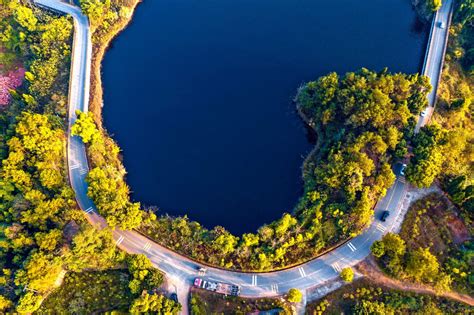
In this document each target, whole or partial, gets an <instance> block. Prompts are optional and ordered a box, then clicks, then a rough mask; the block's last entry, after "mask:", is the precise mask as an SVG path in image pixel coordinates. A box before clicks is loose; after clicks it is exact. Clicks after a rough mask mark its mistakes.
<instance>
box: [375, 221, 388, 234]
mask: <svg viewBox="0 0 474 315" xmlns="http://www.w3.org/2000/svg"><path fill="white" fill-rule="evenodd" d="M376 229H377V230H379V231H380V232H385V230H386V229H387V228H386V227H385V226H383V225H382V224H380V223H377V226H376Z"/></svg>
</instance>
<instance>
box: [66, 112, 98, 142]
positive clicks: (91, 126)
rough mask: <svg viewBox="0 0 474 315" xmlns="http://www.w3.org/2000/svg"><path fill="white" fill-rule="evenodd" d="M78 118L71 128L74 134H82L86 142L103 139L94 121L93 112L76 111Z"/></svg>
mask: <svg viewBox="0 0 474 315" xmlns="http://www.w3.org/2000/svg"><path fill="white" fill-rule="evenodd" d="M76 115H77V119H76V121H75V122H74V125H73V126H72V128H71V134H72V135H73V136H80V137H81V138H82V141H83V142H84V143H92V142H96V141H101V136H100V133H99V130H98V129H97V126H96V124H95V122H94V116H93V115H92V113H91V112H87V113H83V112H81V111H80V110H77V111H76Z"/></svg>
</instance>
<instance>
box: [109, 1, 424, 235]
mask: <svg viewBox="0 0 474 315" xmlns="http://www.w3.org/2000/svg"><path fill="white" fill-rule="evenodd" d="M427 34H428V29H426V27H424V26H422V25H421V24H420V23H419V22H418V21H417V19H416V15H415V12H414V11H413V10H412V8H411V5H410V1H409V0H365V1H355V0H331V1H327V0H326V1H321V0H145V1H144V2H143V3H142V4H140V5H139V6H138V8H137V10H136V14H135V16H134V18H133V21H132V23H131V24H130V25H129V27H128V28H127V29H126V30H125V31H124V32H123V33H121V34H120V35H119V37H118V38H117V39H116V40H115V41H114V42H113V46H112V48H111V49H110V50H109V51H108V53H107V54H106V57H105V59H104V62H103V84H104V104H105V105H104V110H103V116H104V124H105V127H106V128H107V130H108V131H109V133H110V134H111V135H112V136H113V138H114V139H115V140H116V141H117V142H118V144H119V145H120V147H121V148H122V150H123V159H124V164H125V167H126V169H127V171H128V174H127V182H128V184H129V185H130V187H131V190H132V198H133V199H134V200H135V201H140V202H141V203H142V204H143V205H144V206H157V207H159V213H169V214H171V215H184V214H187V215H188V216H189V217H190V218H191V219H193V220H197V221H199V222H200V223H202V224H203V225H204V226H206V227H208V228H212V227H213V226H215V225H222V226H224V227H225V228H226V229H228V230H230V231H231V232H233V233H236V234H241V233H244V232H254V231H255V230H256V229H257V228H258V227H259V226H261V225H262V224H264V223H269V222H271V221H273V220H275V219H277V218H279V217H280V216H281V214H282V213H283V212H291V211H292V209H293V207H294V205H295V204H296V202H297V201H298V198H299V197H300V196H301V194H302V187H303V183H302V180H301V165H302V162H303V160H304V157H305V155H306V154H307V153H308V152H309V151H310V150H311V148H312V145H313V144H314V143H313V141H312V140H311V134H310V133H308V131H307V129H306V128H305V126H304V124H303V122H302V121H301V120H300V118H299V117H298V115H297V113H296V111H295V106H294V104H292V101H291V100H292V98H293V97H294V95H295V93H296V90H297V88H298V86H300V85H301V84H302V83H303V82H305V81H308V80H314V79H316V78H318V77H319V76H321V75H325V74H327V73H328V72H331V71H336V72H338V73H344V72H347V71H354V70H357V69H358V68H360V67H366V68H369V69H373V70H380V69H382V68H384V67H388V68H389V70H390V71H392V72H407V73H413V72H417V71H419V70H420V68H421V62H422V59H423V56H424V50H425V45H426V41H427Z"/></svg>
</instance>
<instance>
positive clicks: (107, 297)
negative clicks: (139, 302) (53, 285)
mask: <svg viewBox="0 0 474 315" xmlns="http://www.w3.org/2000/svg"><path fill="white" fill-rule="evenodd" d="M129 281H130V276H129V274H128V272H127V271H122V270H107V271H87V272H81V273H73V272H70V273H68V274H67V275H66V276H65V278H64V282H63V285H62V286H61V287H60V288H58V289H57V290H56V291H55V292H53V293H52V294H51V295H50V296H48V297H47V298H46V300H44V302H43V304H42V306H41V308H40V309H39V310H38V313H39V314H92V313H99V312H105V311H112V310H118V311H128V308H129V306H130V304H131V303H132V301H133V296H132V295H131V293H130V290H129V288H128V283H129Z"/></svg>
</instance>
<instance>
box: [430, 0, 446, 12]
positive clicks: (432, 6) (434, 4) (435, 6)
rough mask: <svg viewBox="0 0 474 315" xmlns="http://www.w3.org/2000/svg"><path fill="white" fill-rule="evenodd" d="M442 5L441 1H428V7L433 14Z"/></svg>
mask: <svg viewBox="0 0 474 315" xmlns="http://www.w3.org/2000/svg"><path fill="white" fill-rule="evenodd" d="M442 5H443V3H442V0H428V7H429V9H430V10H431V11H433V12H436V11H438V10H439V9H440V8H441V6H442Z"/></svg>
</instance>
